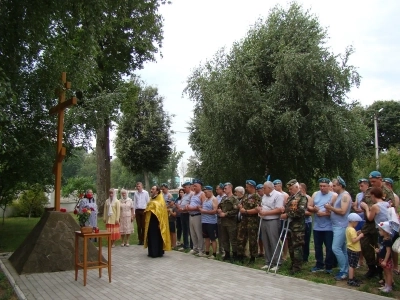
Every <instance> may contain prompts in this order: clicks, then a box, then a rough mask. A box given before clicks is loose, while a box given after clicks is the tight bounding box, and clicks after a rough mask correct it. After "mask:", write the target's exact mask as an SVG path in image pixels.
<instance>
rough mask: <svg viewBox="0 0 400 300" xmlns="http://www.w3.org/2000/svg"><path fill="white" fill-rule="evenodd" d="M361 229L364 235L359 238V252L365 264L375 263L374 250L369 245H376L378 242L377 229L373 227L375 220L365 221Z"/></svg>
mask: <svg viewBox="0 0 400 300" xmlns="http://www.w3.org/2000/svg"><path fill="white" fill-rule="evenodd" d="M361 231H362V233H364V237H363V238H362V239H361V240H360V243H361V252H362V254H363V256H364V258H365V261H366V262H367V265H376V257H375V251H374V249H373V248H372V247H371V245H372V246H374V247H377V243H378V231H377V229H376V228H375V222H374V221H372V222H369V221H366V222H365V224H364V226H363V228H362V229H361Z"/></svg>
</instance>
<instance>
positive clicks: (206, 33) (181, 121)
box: [111, 0, 400, 160]
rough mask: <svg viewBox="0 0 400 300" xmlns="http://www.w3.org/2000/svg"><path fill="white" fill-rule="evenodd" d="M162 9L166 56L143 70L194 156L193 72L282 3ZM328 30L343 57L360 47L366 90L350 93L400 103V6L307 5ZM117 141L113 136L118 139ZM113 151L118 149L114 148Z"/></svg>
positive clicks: (204, 1)
mask: <svg viewBox="0 0 400 300" xmlns="http://www.w3.org/2000/svg"><path fill="white" fill-rule="evenodd" d="M172 2H173V3H172V4H171V5H165V6H163V7H162V8H161V13H162V15H163V17H164V41H163V47H162V49H161V52H162V55H163V57H162V58H161V57H158V58H157V62H155V63H147V64H145V66H144V69H143V70H141V71H140V72H138V74H139V75H140V76H141V77H142V79H143V80H144V81H145V82H146V83H147V84H148V85H153V86H156V87H157V88H158V89H159V93H160V94H161V95H163V96H164V97H165V102H164V105H165V109H166V110H167V111H168V112H170V113H171V114H175V117H174V119H173V126H172V129H173V130H174V131H176V132H177V133H176V134H175V135H174V140H175V145H176V148H177V150H178V151H185V155H184V159H185V160H186V159H187V158H188V157H189V156H190V155H191V154H193V153H192V150H191V149H190V146H189V145H188V134H187V133H186V132H187V129H186V127H187V122H188V121H189V119H190V117H191V116H192V108H193V103H192V102H191V101H190V100H189V99H187V98H186V97H182V91H183V89H184V88H185V82H186V79H187V77H188V76H189V74H190V73H191V70H193V69H194V68H195V67H197V66H198V65H199V64H200V63H202V62H204V61H205V60H207V59H210V58H212V56H213V55H214V54H215V52H216V51H217V50H218V49H220V48H221V47H227V48H228V49H229V48H230V47H231V45H232V43H233V42H234V41H238V40H240V39H242V38H243V37H245V35H246V33H247V31H248V29H249V28H250V27H251V26H252V25H253V24H254V23H255V22H256V20H257V19H258V18H260V17H262V18H266V17H267V15H268V12H269V10H270V9H271V8H272V7H273V6H275V5H276V4H280V5H282V6H283V7H285V8H287V7H288V1H279V0H275V1H270V0H246V1H239V0H172ZM298 3H300V4H301V5H302V6H303V8H306V9H311V12H312V13H313V14H315V15H316V16H317V17H318V18H319V20H320V23H321V25H322V26H324V27H327V28H328V35H329V36H330V40H329V41H328V45H329V46H330V47H331V49H332V52H333V53H335V54H339V53H343V52H344V50H345V48H346V46H348V45H353V47H354V48H355V53H354V54H353V55H352V57H351V60H350V63H351V64H353V65H354V66H356V67H357V68H358V71H359V73H360V75H361V76H362V79H361V85H360V87H359V88H358V89H356V88H354V89H353V90H352V92H351V93H350V94H349V97H350V99H356V100H358V101H360V102H361V103H362V104H363V105H369V104H371V103H373V102H374V101H375V100H381V99H382V100H391V99H393V100H400V88H399V87H400V58H399V57H400V30H399V29H400V1H396V0H385V1H382V0H381V1H377V0H374V1H373V0H370V1H368V0H367V1H361V0H346V1H343V0H336V1H326V0H324V1H321V0H302V1H298ZM112 136H113V134H112ZM111 151H112V152H114V147H113V145H112V150H111Z"/></svg>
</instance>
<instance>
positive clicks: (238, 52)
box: [185, 3, 366, 184]
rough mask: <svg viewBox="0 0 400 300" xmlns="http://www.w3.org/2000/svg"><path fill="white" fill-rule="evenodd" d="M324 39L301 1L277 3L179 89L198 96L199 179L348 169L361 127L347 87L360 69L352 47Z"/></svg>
mask: <svg viewBox="0 0 400 300" xmlns="http://www.w3.org/2000/svg"><path fill="white" fill-rule="evenodd" d="M327 39H328V34H327V31H326V29H324V28H322V27H321V25H320V24H319V21H318V19H317V17H315V16H314V15H312V14H311V13H310V12H309V11H306V10H304V9H303V8H302V7H301V6H300V5H299V4H297V3H291V4H290V6H289V7H288V8H287V9H284V8H282V7H280V6H276V7H274V8H273V9H272V10H271V11H270V13H269V15H268V17H267V18H266V19H265V20H259V21H257V22H256V23H255V25H254V26H253V27H252V28H251V29H250V30H249V31H248V33H247V35H246V36H245V37H244V38H243V39H242V40H241V41H239V42H236V43H234V44H233V46H232V48H231V50H230V51H228V52H227V51H226V50H224V49H222V50H220V51H219V52H217V53H216V54H215V56H214V58H213V59H211V60H209V61H207V62H206V63H204V64H202V65H200V66H199V67H198V68H197V69H195V70H194V71H193V73H192V74H191V75H190V76H189V78H188V81H187V87H186V89H185V92H186V93H187V95H188V96H189V97H190V98H191V99H192V100H193V101H194V104H195V110H194V118H193V120H192V123H191V125H190V132H191V134H190V144H191V146H192V148H193V149H194V151H195V153H196V155H197V156H198V158H199V161H200V163H201V164H199V173H200V175H201V177H203V179H204V180H206V181H209V182H220V181H221V180H229V181H232V182H233V183H236V184H238V183H243V182H244V180H246V179H247V178H254V179H255V180H257V181H260V180H264V179H265V175H266V174H270V175H271V176H272V177H271V178H277V177H279V178H280V179H282V180H289V179H291V178H297V179H298V180H301V181H303V182H305V183H309V182H310V180H312V179H313V178H317V177H318V176H322V175H325V176H333V175H337V174H341V175H342V176H343V177H344V178H349V179H350V177H352V167H351V166H352V162H353V160H354V159H355V158H357V157H359V156H360V154H361V153H362V151H363V149H364V143H365V140H366V129H365V128H364V126H363V124H362V122H361V121H362V117H361V115H360V114H359V113H357V112H358V111H359V109H357V103H349V102H348V101H347V98H346V94H347V93H348V92H349V91H350V88H351V87H353V86H358V84H359V75H358V73H357V72H356V70H355V68H354V67H353V66H352V65H350V64H349V58H350V56H351V54H352V52H353V50H352V48H351V47H349V48H347V49H346V50H345V52H344V54H342V55H336V54H333V53H332V52H331V50H330V49H329V48H327V47H326V46H325V43H326V40H327Z"/></svg>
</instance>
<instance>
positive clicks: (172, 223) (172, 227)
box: [169, 221, 175, 233]
mask: <svg viewBox="0 0 400 300" xmlns="http://www.w3.org/2000/svg"><path fill="white" fill-rule="evenodd" d="M169 232H170V233H175V221H172V222H171V221H169Z"/></svg>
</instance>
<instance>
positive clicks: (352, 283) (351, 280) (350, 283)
mask: <svg viewBox="0 0 400 300" xmlns="http://www.w3.org/2000/svg"><path fill="white" fill-rule="evenodd" d="M347 285H349V286H360V284H359V283H358V282H356V281H354V280H353V279H350V280H347Z"/></svg>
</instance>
